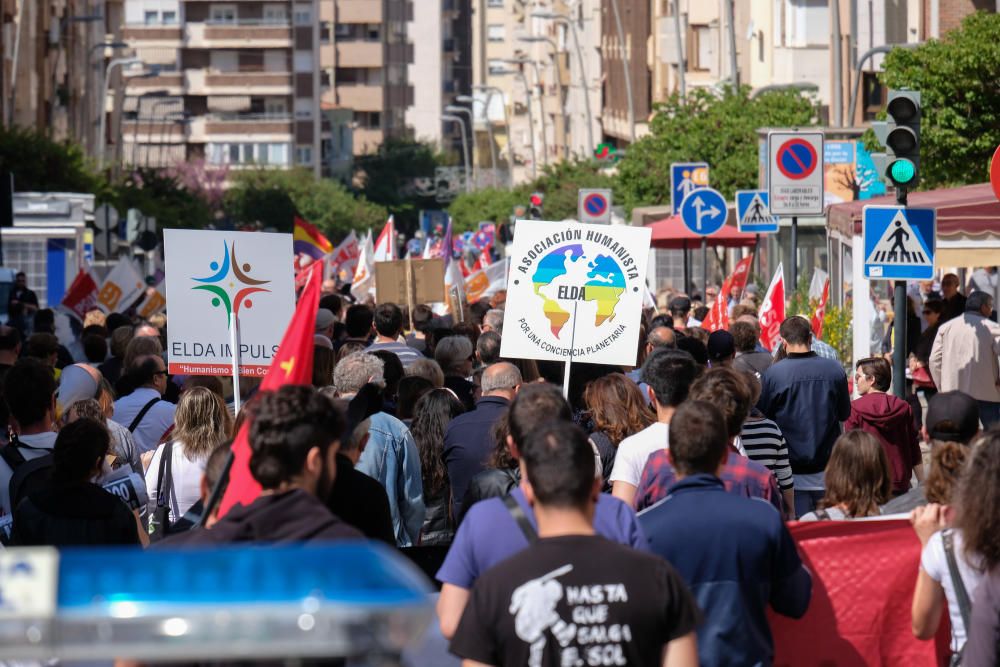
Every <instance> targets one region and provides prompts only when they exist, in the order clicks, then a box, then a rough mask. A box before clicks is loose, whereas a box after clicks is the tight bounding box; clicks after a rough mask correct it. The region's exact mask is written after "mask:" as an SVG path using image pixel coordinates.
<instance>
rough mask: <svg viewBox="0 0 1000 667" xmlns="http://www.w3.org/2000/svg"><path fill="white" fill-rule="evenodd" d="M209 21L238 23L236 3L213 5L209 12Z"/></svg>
mask: <svg viewBox="0 0 1000 667" xmlns="http://www.w3.org/2000/svg"><path fill="white" fill-rule="evenodd" d="M208 21H209V23H236V6H235V5H212V8H211V9H210V10H209V12H208Z"/></svg>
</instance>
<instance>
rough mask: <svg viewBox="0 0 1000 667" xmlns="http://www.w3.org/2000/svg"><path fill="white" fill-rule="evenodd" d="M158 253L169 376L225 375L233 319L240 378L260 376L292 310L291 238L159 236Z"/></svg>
mask: <svg viewBox="0 0 1000 667" xmlns="http://www.w3.org/2000/svg"><path fill="white" fill-rule="evenodd" d="M163 245H164V259H165V262H166V269H165V271H166V287H167V315H168V317H169V318H170V326H169V327H168V328H167V359H168V361H169V363H170V373H171V374H174V375H229V374H231V373H232V348H231V347H230V342H229V341H230V331H229V325H230V318H231V316H234V315H235V317H236V320H237V323H238V332H239V341H240V343H239V351H240V374H241V375H252V376H263V375H264V374H265V373H266V372H267V368H268V366H270V365H271V360H272V359H273V358H274V353H275V352H277V350H278V344H279V343H280V342H281V337H282V336H283V335H284V333H285V328H286V327H287V326H288V322H289V321H290V320H291V318H292V312H293V311H294V310H295V287H294V276H293V275H292V271H293V267H292V257H293V256H294V255H293V253H292V235H291V234H265V233H262V232H217V231H200V230H186V229H165V230H163Z"/></svg>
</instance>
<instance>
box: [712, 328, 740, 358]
mask: <svg viewBox="0 0 1000 667" xmlns="http://www.w3.org/2000/svg"><path fill="white" fill-rule="evenodd" d="M735 353H736V339H734V338H733V334H731V333H729V332H728V331H726V330H725V329H720V330H718V331H713V332H712V333H710V334H709V336H708V359H709V361H720V360H722V359H728V358H729V357H731V356H733V354H735Z"/></svg>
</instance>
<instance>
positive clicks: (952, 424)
mask: <svg viewBox="0 0 1000 667" xmlns="http://www.w3.org/2000/svg"><path fill="white" fill-rule="evenodd" d="M924 427H925V428H926V429H927V433H928V434H929V435H930V436H931V439H933V440H943V441H946V442H947V441H954V442H961V443H968V442H969V441H970V440H972V438H973V437H974V436H975V435H976V433H978V432H979V404H978V403H976V400H975V399H974V398H972V397H971V396H969V395H968V394H964V393H962V392H960V391H943V392H940V393H937V394H935V395H934V396H932V397H931V399H930V401H928V402H927V416H926V417H925V418H924Z"/></svg>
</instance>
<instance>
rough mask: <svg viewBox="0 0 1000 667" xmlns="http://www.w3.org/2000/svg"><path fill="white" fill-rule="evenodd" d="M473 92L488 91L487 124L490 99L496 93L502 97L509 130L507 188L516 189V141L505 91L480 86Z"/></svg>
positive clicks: (504, 121) (505, 124)
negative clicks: (511, 128) (511, 129)
mask: <svg viewBox="0 0 1000 667" xmlns="http://www.w3.org/2000/svg"><path fill="white" fill-rule="evenodd" d="M472 88H473V90H484V91H486V107H487V114H486V122H489V113H488V109H489V105H490V98H492V97H493V94H494V93H497V94H498V95H500V103H501V104H500V106H502V107H503V124H504V126H505V127H506V128H507V186H508V187H514V141H513V136H512V135H511V133H510V116H509V115H507V102H506V100H505V99H504V95H503V91H502V90H500V89H499V88H497V87H496V86H484V85H482V84H478V85H475V86H473V87H472Z"/></svg>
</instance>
